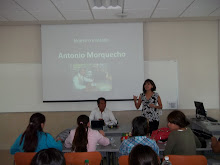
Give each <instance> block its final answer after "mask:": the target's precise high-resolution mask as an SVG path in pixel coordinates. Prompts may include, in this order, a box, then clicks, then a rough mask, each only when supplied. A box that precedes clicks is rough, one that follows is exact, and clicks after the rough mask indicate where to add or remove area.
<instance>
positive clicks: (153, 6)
mask: <svg viewBox="0 0 220 165" xmlns="http://www.w3.org/2000/svg"><path fill="white" fill-rule="evenodd" d="M99 1H102V2H104V1H106V0H99ZM109 1H111V2H113V4H115V3H116V1H119V4H120V6H113V7H110V8H104V7H100V8H98V7H94V4H97V2H94V0H0V25H18V24H22V25H23V24H57V23H58V24H65V23H80V22H81V23H90V22H111V21H114V22H123V21H140V20H141V21H158V20H159V21H161V20H162V21H163V20H171V21H172V20H219V19H220V0H109Z"/></svg>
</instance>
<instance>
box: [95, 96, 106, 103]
mask: <svg viewBox="0 0 220 165" xmlns="http://www.w3.org/2000/svg"><path fill="white" fill-rule="evenodd" d="M101 100H103V101H105V103H106V99H105V98H104V97H99V98H98V100H97V104H99V103H100V101H101Z"/></svg>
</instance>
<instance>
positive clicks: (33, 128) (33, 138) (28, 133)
mask: <svg viewBox="0 0 220 165" xmlns="http://www.w3.org/2000/svg"><path fill="white" fill-rule="evenodd" d="M42 123H45V116H44V115H43V114H41V113H34V114H33V115H32V116H31V118H30V121H29V124H28V126H27V128H26V130H25V131H24V133H23V134H22V136H21V140H20V145H21V143H22V142H23V140H24V145H23V150H24V152H34V151H35V150H36V148H37V145H38V135H37V134H38V132H43V129H42V127H41V124H42Z"/></svg>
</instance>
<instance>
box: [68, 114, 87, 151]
mask: <svg viewBox="0 0 220 165" xmlns="http://www.w3.org/2000/svg"><path fill="white" fill-rule="evenodd" d="M88 123H89V117H88V116H86V115H80V116H79V117H78V118H77V124H78V127H77V128H76V132H75V136H74V138H73V143H72V149H73V151H75V152H87V144H88Z"/></svg>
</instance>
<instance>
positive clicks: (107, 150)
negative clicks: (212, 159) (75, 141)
mask: <svg viewBox="0 0 220 165" xmlns="http://www.w3.org/2000/svg"><path fill="white" fill-rule="evenodd" d="M70 130H71V129H68V130H65V131H63V132H65V136H66V137H67V136H68V134H67V135H66V132H67V131H70ZM130 131H131V127H130V126H129V125H126V126H119V127H118V128H107V129H106V130H105V134H106V136H107V137H108V138H109V139H110V141H111V144H110V145H108V146H102V145H97V148H96V150H97V151H99V152H101V154H102V156H106V159H107V164H108V165H110V164H111V163H110V162H111V160H112V162H113V164H117V162H118V159H117V158H118V153H119V147H120V145H121V135H122V133H127V132H130ZM60 134H62V132H61V133H60ZM60 134H59V135H60ZM59 135H58V136H57V137H59ZM61 137H62V136H61ZM206 143H207V147H206V148H197V149H196V151H197V153H198V154H202V155H207V154H212V148H211V142H210V140H207V141H206ZM157 145H158V147H159V152H160V153H159V154H160V157H161V158H162V157H163V152H164V149H165V146H166V143H157ZM63 152H71V149H67V148H65V147H64V146H63ZM111 157H112V159H111Z"/></svg>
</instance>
